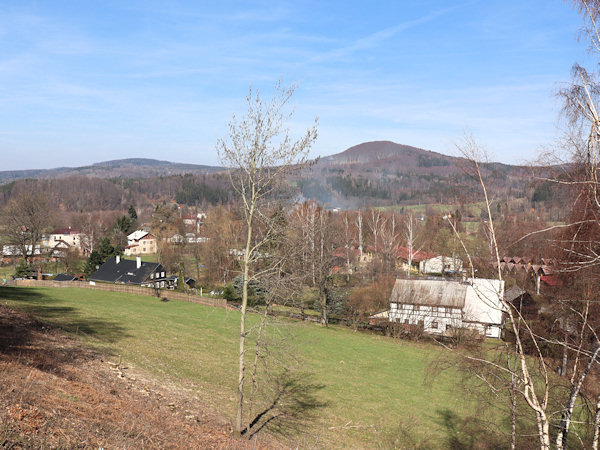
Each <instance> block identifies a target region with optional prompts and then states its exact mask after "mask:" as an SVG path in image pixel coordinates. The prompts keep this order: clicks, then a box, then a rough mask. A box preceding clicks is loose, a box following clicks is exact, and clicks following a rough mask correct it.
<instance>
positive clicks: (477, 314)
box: [389, 278, 504, 338]
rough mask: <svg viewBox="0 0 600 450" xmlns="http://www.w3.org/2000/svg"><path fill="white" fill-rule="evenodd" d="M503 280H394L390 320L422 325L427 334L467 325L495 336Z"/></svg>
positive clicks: (496, 335)
mask: <svg viewBox="0 0 600 450" xmlns="http://www.w3.org/2000/svg"><path fill="white" fill-rule="evenodd" d="M503 296H504V281H499V280H490V279H483V278H475V279H469V280H467V281H464V282H460V281H447V280H410V279H407V280H404V279H398V280H396V284H395V285H394V289H393V290H392V295H391V297H390V311H389V320H390V322H398V323H404V324H410V325H422V326H423V329H424V330H425V332H427V333H432V334H446V333H447V332H448V331H449V330H451V329H452V328H471V329H475V330H477V331H478V332H479V333H481V334H484V335H485V336H488V337H494V338H499V337H500V329H501V325H502V311H503V309H502V303H501V300H500V299H501V298H503Z"/></svg>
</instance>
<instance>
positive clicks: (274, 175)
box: [217, 83, 317, 436]
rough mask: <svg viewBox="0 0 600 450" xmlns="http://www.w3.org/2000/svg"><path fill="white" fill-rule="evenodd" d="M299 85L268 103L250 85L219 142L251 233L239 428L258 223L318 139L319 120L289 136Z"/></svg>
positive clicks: (238, 427) (244, 260)
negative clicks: (243, 105)
mask: <svg viewBox="0 0 600 450" xmlns="http://www.w3.org/2000/svg"><path fill="white" fill-rule="evenodd" d="M294 90H295V87H293V86H292V87H290V88H284V87H282V86H281V84H280V83H278V84H277V86H276V88H275V93H274V95H273V97H272V99H271V100H270V101H268V102H264V101H263V100H262V99H261V97H260V95H259V93H258V92H256V91H253V90H252V89H251V90H250V93H249V94H248V97H247V98H246V101H247V105H248V111H247V112H246V115H245V116H243V117H242V118H241V119H238V118H236V116H235V115H234V116H233V119H232V121H231V122H230V123H229V135H228V137H227V138H226V139H220V140H219V141H218V142H217V152H218V155H219V159H220V161H221V163H222V164H223V165H224V166H226V167H227V168H229V172H228V173H229V176H230V180H231V184H232V186H233V189H234V190H235V192H236V193H237V195H238V198H239V201H240V202H241V204H242V209H243V211H244V218H245V225H246V238H245V244H244V249H243V252H242V256H241V258H240V266H241V267H240V268H241V272H242V277H243V285H242V305H241V317H240V341H239V352H238V385H237V413H236V419H235V423H234V433H235V434H236V435H238V436H239V435H241V433H242V430H243V407H244V384H245V371H246V358H245V355H246V335H247V330H246V311H247V306H248V283H249V282H250V280H252V279H254V278H255V277H256V276H257V273H256V272H255V267H256V263H257V261H258V259H259V257H260V255H261V251H264V250H263V249H262V247H263V245H264V244H265V242H266V241H268V240H269V239H270V237H271V236H270V235H269V233H268V232H267V233H264V234H263V235H262V237H261V239H257V236H256V233H255V232H256V229H255V226H256V225H257V221H258V220H260V219H264V218H265V214H264V204H265V202H266V201H267V200H268V199H269V198H270V197H272V194H274V192H275V190H276V189H277V188H278V187H279V183H280V182H281V181H282V179H283V177H284V176H285V175H286V174H288V173H289V172H290V171H292V170H295V169H298V168H301V167H303V166H304V165H305V164H306V163H307V162H308V151H309V149H310V147H311V145H312V144H313V143H314V141H315V140H316V138H317V123H316V120H315V124H314V125H313V127H311V128H310V129H309V130H308V131H307V132H306V134H305V135H304V136H303V137H301V138H300V139H298V140H293V139H292V138H291V137H290V136H289V129H288V125H287V124H288V122H289V120H290V118H291V114H292V113H291V112H287V107H288V105H289V102H290V98H291V97H292V94H293V93H294Z"/></svg>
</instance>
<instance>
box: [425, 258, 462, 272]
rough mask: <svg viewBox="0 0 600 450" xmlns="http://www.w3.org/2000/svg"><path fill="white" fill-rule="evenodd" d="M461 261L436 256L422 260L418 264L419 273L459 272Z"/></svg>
mask: <svg viewBox="0 0 600 450" xmlns="http://www.w3.org/2000/svg"><path fill="white" fill-rule="evenodd" d="M462 264H463V262H462V260H461V259H460V258H456V257H455V258H452V257H450V256H443V255H438V256H434V257H432V258H428V259H424V260H421V261H420V262H419V272H421V273H448V272H460V271H461V270H462Z"/></svg>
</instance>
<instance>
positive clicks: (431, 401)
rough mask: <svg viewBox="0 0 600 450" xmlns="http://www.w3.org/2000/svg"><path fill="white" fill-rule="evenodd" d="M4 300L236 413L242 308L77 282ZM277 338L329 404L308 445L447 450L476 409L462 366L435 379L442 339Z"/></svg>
mask: <svg viewBox="0 0 600 450" xmlns="http://www.w3.org/2000/svg"><path fill="white" fill-rule="evenodd" d="M0 301H2V303H3V304H7V305H10V306H13V307H17V308H19V309H22V310H26V311H28V312H31V313H33V314H34V315H35V316H37V317H38V318H40V319H41V320H43V321H46V322H49V323H51V324H53V325H55V326H58V327H60V328H62V329H64V330H66V331H68V332H69V333H77V335H78V336H80V337H81V339H83V340H84V341H85V342H86V343H87V344H89V345H92V346H94V347H96V348H99V349H102V350H103V351H105V352H107V353H109V354H110V355H111V356H109V359H112V360H116V359H117V358H119V357H120V356H121V357H122V358H123V361H125V362H126V363H127V364H130V365H131V366H132V367H137V368H140V369H143V370H144V371H148V372H150V373H151V374H153V375H154V376H156V377H159V379H161V380H164V381H167V382H176V383H182V384H183V385H185V386H188V387H189V386H191V387H192V388H193V389H194V391H195V392H196V393H197V394H198V395H199V396H200V397H201V398H203V399H204V400H205V401H206V402H207V403H208V404H209V405H210V406H211V407H212V408H213V409H215V410H218V411H220V412H222V413H223V414H225V415H228V416H230V417H232V416H233V411H234V387H235V384H236V361H237V359H236V358H237V343H238V327H239V313H238V312H237V311H230V310H225V309H220V308H211V307H205V306H201V305H197V304H191V303H185V302H161V301H159V300H158V299H156V298H154V297H150V296H135V295H124V294H119V293H111V292H101V291H93V290H86V289H75V288H68V289H65V288H62V289H52V288H14V287H0ZM256 321H257V316H255V315H252V316H251V319H250V322H251V323H256ZM270 336H271V338H272V339H274V338H277V339H278V340H280V341H282V342H283V343H284V346H285V347H286V349H289V350H290V352H292V353H293V354H294V355H295V357H296V358H297V359H298V362H297V366H298V367H299V368H301V369H302V373H303V374H304V376H305V377H307V378H309V379H310V382H311V384H313V385H320V387H321V388H320V389H317V390H316V391H315V396H316V397H317V399H318V400H319V401H320V402H323V403H325V404H326V406H324V407H321V408H319V409H318V411H316V412H315V413H316V416H315V418H314V419H313V420H312V424H311V425H310V426H309V428H308V429H307V430H305V432H304V434H303V435H299V436H297V437H296V439H300V440H301V441H300V445H302V446H304V445H305V446H312V445H313V444H315V445H316V446H321V445H323V444H324V443H325V445H327V446H335V447H377V446H381V447H389V446H390V445H391V444H390V442H391V440H393V439H394V438H396V437H399V438H400V442H404V443H406V445H408V446H409V447H415V446H417V445H419V444H425V443H426V444H427V445H430V446H433V447H445V446H446V445H445V443H446V442H447V439H448V435H449V433H450V432H451V431H452V430H449V429H448V422H447V420H446V419H447V417H448V415H450V416H455V417H458V418H461V417H465V416H466V415H468V414H469V413H470V409H471V408H470V407H471V406H473V405H474V402H473V401H471V400H466V399H465V394H464V392H463V391H462V390H461V388H460V387H459V385H460V382H459V381H458V378H457V377H458V372H456V371H453V370H449V371H445V372H442V373H441V374H439V375H438V376H437V377H436V378H435V380H434V382H433V383H431V384H427V383H425V381H424V380H425V378H426V373H427V371H428V370H431V369H430V363H431V362H432V360H434V359H436V358H438V357H439V356H440V352H443V350H442V349H441V348H440V347H437V346H435V345H433V344H426V343H411V342H407V341H401V340H393V339H391V338H386V337H382V336H377V335H368V334H361V333H355V332H352V331H351V330H349V329H346V328H342V327H330V328H322V327H320V326H318V325H315V324H311V323H304V322H292V321H290V322H285V321H284V322H283V323H282V322H279V324H278V326H277V328H276V331H275V332H273V333H271V335H270ZM445 418H446V419H445ZM308 436H309V437H308ZM302 440H303V441H302ZM316 443H318V445H317V444H316Z"/></svg>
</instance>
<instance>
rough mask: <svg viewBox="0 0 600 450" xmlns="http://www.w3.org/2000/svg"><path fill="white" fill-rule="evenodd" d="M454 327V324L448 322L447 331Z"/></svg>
mask: <svg viewBox="0 0 600 450" xmlns="http://www.w3.org/2000/svg"><path fill="white" fill-rule="evenodd" d="M451 329H452V325H450V324H449V323H447V324H446V331H448V330H451Z"/></svg>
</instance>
